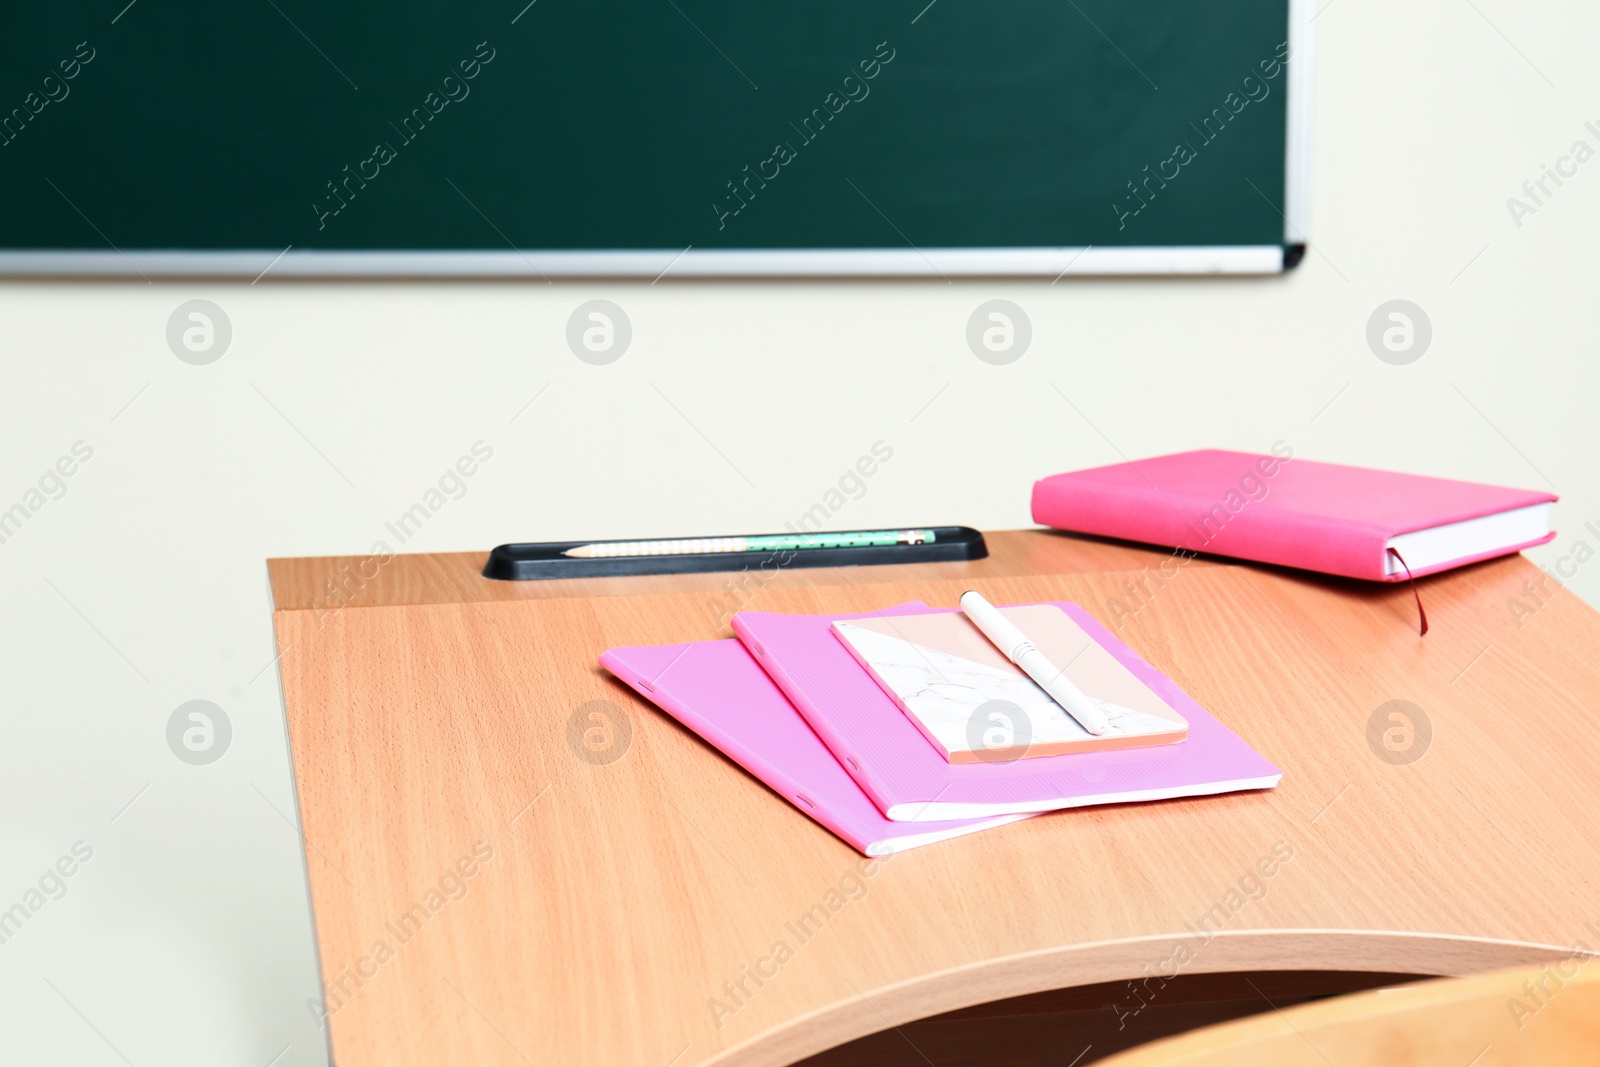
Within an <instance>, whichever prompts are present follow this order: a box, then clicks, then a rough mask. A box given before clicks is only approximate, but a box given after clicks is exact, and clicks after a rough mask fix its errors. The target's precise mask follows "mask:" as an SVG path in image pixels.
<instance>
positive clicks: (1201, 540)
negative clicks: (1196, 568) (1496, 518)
mask: <svg viewBox="0 0 1600 1067" xmlns="http://www.w3.org/2000/svg"><path fill="white" fill-rule="evenodd" d="M1556 499H1557V498H1556V495H1555V494H1554V493H1545V492H1538V491H1533V490H1524V489H1508V488H1502V487H1500V486H1493V485H1480V484H1478V483H1476V482H1460V481H1453V480H1451V479H1448V478H1431V477H1427V476H1424V475H1420V474H1400V473H1397V472H1394V471H1381V470H1372V469H1369V468H1366V467H1347V466H1343V465H1341V464H1337V463H1318V462H1314V461H1312V460H1308V459H1296V458H1294V457H1293V450H1292V449H1290V448H1289V447H1288V446H1286V445H1282V444H1281V442H1280V444H1279V446H1277V448H1276V449H1275V451H1274V453H1273V454H1271V455H1253V454H1250V453H1246V452H1224V451H1219V450H1216V449H1208V450H1204V451H1199V452H1179V453H1175V454H1173V455H1170V456H1157V457H1155V458H1153V459H1141V460H1137V461H1135V462H1131V463H1117V464H1113V465H1111V466H1109V467H1095V468H1093V469H1091V470H1082V471H1073V472H1071V473H1068V474H1057V475H1053V476H1051V477H1049V478H1043V479H1041V480H1040V481H1038V482H1036V483H1034V487H1033V520H1034V521H1035V522H1038V523H1042V524H1044V525H1046V526H1054V527H1056V528H1057V529H1062V530H1071V531H1073V532H1076V533H1085V534H1093V535H1096V536H1099V537H1115V538H1120V539H1122V540H1127V541H1142V542H1145V543H1147V544H1155V545H1163V546H1171V547H1175V548H1182V549H1186V550H1188V551H1190V552H1207V553H1212V554H1215V555H1221V556H1233V557H1235V558H1238V559H1247V560H1254V561H1256V562H1258V563H1272V564H1277V565H1280V566H1285V567H1298V568H1301V569H1304V570H1310V571H1320V572H1322V573H1325V574H1337V575H1342V576H1344V577H1347V578H1364V579H1368V580H1371V581H1380V582H1381V581H1402V580H1404V579H1405V577H1406V575H1405V573H1404V571H1403V570H1397V569H1394V568H1392V567H1391V566H1390V565H1389V564H1388V563H1387V560H1386V551H1385V549H1386V547H1387V545H1388V542H1389V540H1390V539H1391V538H1395V537H1398V536H1400V535H1403V534H1409V533H1414V532H1416V531H1419V530H1426V529H1429V528H1431V527H1438V526H1443V525H1446V524H1449V523H1457V522H1465V521H1467V520H1470V519H1481V518H1484V517H1486V516H1492V515H1497V514H1500V513H1504V512H1509V511H1512V510H1514V509H1518V508H1524V507H1529V506H1531V505H1535V504H1544V503H1550V502H1553V501H1555V500H1556ZM1553 537H1555V534H1554V533H1553V532H1551V533H1546V534H1543V535H1542V536H1536V537H1535V538H1534V539H1531V540H1523V541H1521V542H1520V543H1514V544H1504V545H1498V546H1496V547H1494V548H1493V549H1492V550H1488V551H1479V552H1474V553H1470V554H1468V555H1464V556H1459V557H1456V558H1451V559H1446V560H1442V561H1438V562H1435V563H1432V564H1430V565H1428V566H1424V567H1413V568H1412V573H1413V574H1414V575H1416V576H1418V577H1420V576H1422V575H1424V574H1434V573H1437V572H1438V571H1443V570H1449V569H1450V568H1452V567H1459V566H1462V565H1463V564H1467V563H1476V562H1477V561H1479V560H1482V559H1490V558H1493V557H1495V556H1501V555H1508V554H1510V553H1512V552H1518V551H1521V550H1522V549H1524V548H1531V547H1533V546H1534V545H1541V544H1544V543H1545V542H1547V541H1549V540H1550V539H1551V538H1553Z"/></svg>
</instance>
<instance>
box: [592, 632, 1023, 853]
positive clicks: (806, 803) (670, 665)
mask: <svg viewBox="0 0 1600 1067" xmlns="http://www.w3.org/2000/svg"><path fill="white" fill-rule="evenodd" d="M600 664H601V666H603V667H605V669H606V670H608V671H610V672H611V673H612V674H614V675H616V676H617V677H618V678H619V679H621V680H622V681H623V682H626V683H627V684H628V685H630V686H632V687H633V688H634V689H636V690H638V692H639V693H640V695H641V696H643V697H644V698H645V699H647V700H649V701H651V702H652V703H654V704H655V705H657V706H658V707H660V708H661V709H662V710H663V711H665V712H667V714H669V715H671V716H672V717H673V718H675V719H677V720H678V721H679V722H681V723H683V724H684V725H685V726H687V727H688V728H689V729H691V730H693V731H694V732H695V733H697V734H699V735H700V736H701V737H702V738H704V739H705V740H706V741H708V742H710V743H711V744H712V745H713V746H715V747H716V748H717V749H719V750H720V751H721V752H722V753H723V754H724V755H726V756H727V757H728V758H729V759H732V760H734V761H735V762H736V763H738V764H739V765H740V766H742V767H744V768H745V769H746V770H748V771H749V772H750V773H751V774H753V775H755V776H756V777H757V778H759V779H761V780H762V781H763V782H765V783H766V784H767V785H768V786H770V787H771V788H772V789H774V790H776V791H777V792H778V793H779V794H780V795H781V796H782V797H783V798H784V799H785V800H787V801H789V802H790V803H791V804H793V805H794V806H795V807H797V808H799V809H800V810H801V811H802V812H804V813H805V814H807V815H809V816H811V818H813V819H815V820H816V821H817V822H819V823H821V824H822V825H823V826H825V827H827V828H828V829H829V830H831V831H833V833H834V834H836V835H838V836H839V837H840V838H842V839H843V840H845V841H846V842H848V843H849V844H850V845H852V846H853V847H854V848H856V849H857V850H858V851H859V852H861V853H862V854H864V855H867V856H886V855H889V854H890V853H894V852H903V851H905V850H906V849H910V848H916V847H918V846H919V845H928V844H932V843H933V842H935V841H944V840H947V839H949V838H952V837H959V836H961V835H962V834H970V833H973V832H974V831H977V830H985V829H988V828H989V827H991V826H1001V825H1004V824H1005V823H1009V822H1016V821H1017V820H1018V819H1023V818H1027V816H1026V815H1002V816H990V817H987V818H981V819H961V820H943V821H939V822H917V823H909V822H891V821H889V820H888V819H885V818H884V817H883V815H882V814H880V813H879V811H878V809H877V807H876V806H874V805H873V803H872V801H871V800H869V799H868V798H867V795H866V794H865V793H863V792H862V791H861V787H860V786H858V785H856V783H855V782H854V781H853V780H852V779H851V777H850V776H849V775H848V774H846V773H845V771H844V768H842V767H840V766H839V761H838V760H836V759H834V758H833V754H832V753H831V752H829V751H828V747H827V746H826V745H824V744H823V743H822V742H821V741H820V740H819V739H818V738H817V735H816V734H814V733H812V732H811V727H809V726H807V725H806V721H805V720H804V719H802V718H801V717H800V714H799V713H798V712H796V711H795V710H794V706H793V705H792V704H790V703H789V701H788V699H787V698H786V697H785V696H784V695H783V693H782V692H781V691H780V690H779V689H778V687H777V686H775V685H773V684H772V679H770V678H768V677H767V674H766V672H765V671H763V670H762V669H761V666H760V665H759V664H758V663H756V661H755V660H754V659H752V658H751V656H750V653H749V652H747V651H745V648H744V646H743V645H741V644H740V643H739V642H738V641H733V640H727V641H702V642H697V643H694V644H686V645H659V646H641V647H633V648H613V649H611V650H610V651H608V652H606V653H605V654H604V655H602V656H601V657H600Z"/></svg>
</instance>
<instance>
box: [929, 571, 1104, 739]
mask: <svg viewBox="0 0 1600 1067" xmlns="http://www.w3.org/2000/svg"><path fill="white" fill-rule="evenodd" d="M961 611H962V613H963V614H965V615H966V617H967V618H969V619H971V620H972V625H974V626H976V627H977V628H978V629H979V630H980V631H981V632H982V633H983V636H985V637H987V638H988V639H989V640H990V641H992V642H993V643H994V646H995V647H996V648H998V649H999V650H1000V651H1001V652H1003V653H1004V654H1005V657H1006V659H1008V660H1010V661H1011V662H1012V663H1015V664H1016V665H1017V666H1018V667H1020V668H1022V670H1023V673H1025V674H1027V676H1028V677H1029V678H1032V679H1033V680H1034V681H1035V682H1037V683H1039V688H1041V689H1043V690H1044V691H1045V692H1046V693H1048V694H1050V698H1051V699H1052V700H1054V701H1055V702H1056V703H1057V704H1060V705H1061V706H1062V707H1063V708H1064V709H1066V712H1067V714H1069V715H1071V716H1072V717H1073V718H1074V719H1076V720H1078V725H1079V726H1082V727H1083V728H1084V729H1085V730H1088V731H1089V732H1090V733H1091V734H1103V733H1105V732H1106V731H1107V730H1108V729H1110V728H1111V723H1110V722H1109V721H1107V719H1106V716H1105V713H1104V712H1102V711H1101V710H1100V709H1099V708H1097V707H1096V706H1095V704H1094V701H1093V700H1092V699H1091V698H1090V697H1089V695H1088V694H1087V693H1085V692H1084V691H1083V690H1082V689H1079V688H1078V687H1077V686H1075V685H1073V684H1072V682H1071V680H1069V679H1068V678H1067V675H1066V672H1065V671H1063V670H1061V669H1060V668H1058V667H1057V666H1056V665H1055V664H1054V663H1051V662H1050V657H1049V656H1046V655H1045V654H1044V653H1043V652H1040V651H1039V650H1038V649H1037V648H1034V647H1033V642H1032V641H1030V640H1028V635H1027V634H1025V633H1023V632H1022V631H1021V630H1020V629H1018V628H1017V625H1016V623H1014V622H1012V621H1011V620H1010V619H1008V618H1006V617H1005V616H1004V615H1002V614H1000V610H999V609H998V608H996V607H995V606H994V605H993V604H991V603H989V601H988V600H987V599H985V598H984V595H983V594H982V593H979V592H977V591H976V590H972V589H969V590H967V591H966V592H965V593H962V594H961Z"/></svg>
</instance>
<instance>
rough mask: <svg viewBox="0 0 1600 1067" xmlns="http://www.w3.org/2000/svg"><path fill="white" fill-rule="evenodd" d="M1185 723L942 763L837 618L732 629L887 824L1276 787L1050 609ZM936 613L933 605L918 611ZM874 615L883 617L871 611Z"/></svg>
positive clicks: (1256, 765)
mask: <svg viewBox="0 0 1600 1067" xmlns="http://www.w3.org/2000/svg"><path fill="white" fill-rule="evenodd" d="M1057 607H1059V608H1061V610H1062V611H1065V612H1066V613H1067V614H1068V615H1070V616H1071V617H1072V618H1073V620H1074V621H1075V622H1077V623H1078V625H1080V626H1082V627H1083V628H1084V630H1085V631H1086V632H1087V633H1088V634H1089V635H1090V636H1091V637H1093V638H1094V640H1096V641H1097V642H1099V643H1100V644H1101V645H1102V646H1103V647H1104V648H1105V649H1106V650H1107V651H1109V652H1111V654H1112V655H1114V656H1115V657H1116V658H1117V659H1118V660H1120V661H1121V662H1122V663H1123V665H1124V666H1126V667H1127V668H1128V669H1129V670H1130V671H1132V672H1133V674H1134V675H1135V676H1136V677H1138V678H1139V679H1140V680H1141V681H1143V682H1144V683H1145V684H1146V685H1148V686H1149V687H1150V688H1151V689H1153V690H1154V691H1155V692H1156V693H1157V694H1158V695H1159V696H1160V697H1161V698H1162V699H1163V700H1165V701H1166V702H1167V704H1169V705H1170V706H1171V707H1172V708H1173V709H1174V710H1175V711H1177V712H1178V713H1179V714H1180V715H1182V716H1183V717H1184V718H1185V719H1187V720H1188V722H1189V738H1188V740H1187V741H1184V742H1182V743H1181V744H1176V745H1162V746H1158V747H1154V748H1137V749H1122V750H1119V751H1114V752H1091V753H1079V754H1073V755H1064V756H1043V757H1040V758H1038V759H1024V760H1018V761H1016V762H1014V763H1005V764H992V763H982V764H970V763H965V764H962V763H948V762H946V761H945V758H944V756H943V755H942V754H941V753H940V752H939V750H938V749H936V748H934V746H933V745H932V744H930V743H929V741H928V739H927V738H925V737H923V736H922V732H921V731H920V730H918V729H917V727H916V726H915V725H914V724H913V723H912V722H911V720H909V719H908V718H906V716H905V714H904V713H902V712H901V710H900V709H899V708H898V707H896V706H895V703H894V701H892V700H890V699H889V697H888V696H886V695H885V694H884V692H883V690H882V689H881V688H880V687H879V686H878V683H877V682H876V681H875V680H874V679H873V677H872V675H870V674H868V673H867V671H866V670H865V669H863V668H862V667H861V665H860V664H859V663H857V662H856V660H855V658H854V657H853V656H852V655H851V654H850V651H849V650H848V649H847V648H845V646H844V643H843V642H841V641H839V640H838V639H837V638H836V637H835V636H834V634H833V631H832V629H831V624H832V623H833V621H834V620H835V619H854V618H865V617H870V616H862V615H778V614H773V613H770V612H760V611H744V612H740V613H739V614H737V615H735V616H734V617H733V629H734V632H735V633H736V634H738V635H739V639H740V640H741V641H742V642H744V645H745V647H746V648H748V649H749V650H750V651H751V652H753V653H755V656H756V659H757V660H758V661H759V662H760V664H761V666H763V667H765V668H766V670H767V673H768V674H769V675H771V677H772V680H773V681H775V682H777V683H778V685H779V687H781V688H782V689H783V691H784V693H785V694H787V695H788V697H789V699H790V701H792V702H793V704H794V706H795V707H796V708H798V709H799V711H800V713H801V714H802V715H804V716H805V718H806V721H807V722H809V723H810V724H811V726H812V728H813V729H814V730H816V732H817V735H818V736H820V737H821V738H822V740H823V741H824V742H826V743H827V746H828V748H829V749H831V750H832V751H833V754H834V755H835V756H837V757H838V758H839V760H840V762H842V763H843V764H844V766H845V769H846V770H847V771H849V773H850V776H851V777H852V778H854V779H855V780H856V782H857V784H859V785H860V786H861V788H862V789H864V790H865V791H866V793H867V795H868V796H869V797H871V798H872V800H873V802H874V803H875V804H876V805H877V807H878V810H879V811H881V812H883V813H884V815H886V816H887V817H888V818H889V819H891V820H894V821H897V822H900V821H907V822H913V823H920V822H921V821H922V820H924V819H970V818H981V817H984V816H993V815H1005V814H1018V813H1024V812H1041V811H1051V810H1055V809H1059V808H1072V807H1082V806H1086V805H1090V804H1113V803H1121V802H1127V801H1141V800H1162V799H1166V798H1171V797H1187V796H1201V795H1204V794H1211V793H1226V792H1231V791H1234V790H1241V789H1265V788H1271V787H1272V786H1275V785H1277V784H1278V780H1279V779H1280V778H1281V777H1282V772H1281V771H1279V770H1278V768H1276V767H1274V766H1273V765H1272V764H1270V763H1268V762H1267V761H1266V760H1265V759H1262V758H1261V757H1260V756H1259V755H1257V754H1256V752H1255V751H1254V750H1253V749H1252V748H1251V747H1250V746H1249V745H1247V744H1245V743H1244V741H1242V740H1241V739H1240V738H1239V736H1238V735H1237V734H1235V733H1234V732H1233V731H1232V730H1229V729H1228V728H1227V727H1225V726H1223V725H1222V724H1221V723H1220V722H1218V721H1217V720H1216V719H1214V718H1212V717H1211V715H1209V714H1208V713H1207V712H1206V711H1205V709H1203V708H1202V707H1200V705H1199V704H1196V703H1195V702H1194V701H1193V700H1192V699H1190V697H1189V696H1188V695H1187V694H1186V693H1184V692H1183V690H1181V689H1179V688H1178V686H1177V685H1175V684H1174V683H1173V681H1172V680H1171V679H1170V678H1168V677H1167V676H1166V675H1164V674H1162V673H1161V672H1160V671H1158V670H1156V669H1155V668H1154V667H1152V666H1150V665H1149V664H1148V663H1146V662H1145V661H1144V660H1142V659H1140V658H1139V657H1138V656H1137V655H1136V654H1135V653H1134V652H1133V650H1132V649H1130V648H1129V647H1128V646H1127V645H1125V644H1123V643H1122V642H1121V641H1119V640H1117V639H1116V637H1114V636H1112V634H1111V633H1110V632H1109V631H1108V630H1106V629H1105V627H1103V626H1101V625H1100V624H1099V623H1098V622H1096V621H1095V620H1094V618H1093V617H1092V616H1091V615H1089V613H1088V612H1086V611H1084V610H1083V609H1082V608H1080V607H1078V605H1076V604H1058V605H1057ZM925 610H940V609H925ZM872 614H874V615H876V614H881V613H876V612H875V613H872Z"/></svg>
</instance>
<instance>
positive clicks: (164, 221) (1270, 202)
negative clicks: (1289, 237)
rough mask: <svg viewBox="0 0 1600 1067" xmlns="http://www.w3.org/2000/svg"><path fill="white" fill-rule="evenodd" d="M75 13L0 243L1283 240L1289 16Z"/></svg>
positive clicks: (6, 112)
mask: <svg viewBox="0 0 1600 1067" xmlns="http://www.w3.org/2000/svg"><path fill="white" fill-rule="evenodd" d="M525 2H526V0H509V2H504V3H502V2H496V3H477V2H454V3H451V2H432V3H419V2H404V3H385V4H376V3H362V4H358V3H338V2H328V0H321V2H316V3H314V2H312V0H237V2H232V3H226V4H218V3H215V2H205V3H202V2H199V0H136V2H135V3H133V4H132V5H129V6H126V7H124V4H125V3H126V0H111V2H109V3H103V2H98V0H97V2H95V3H80V2H71V0H62V2H56V3H50V4H33V5H25V6H18V7H17V8H16V9H14V10H12V11H9V12H7V13H6V14H5V16H4V18H3V30H0V196H3V197H4V202H5V204H6V205H7V210H6V211H5V212H4V213H3V215H0V250H9V251H27V250H92V251H98V252H105V251H107V250H109V249H115V250H118V251H120V252H124V253H126V252H130V251H132V250H155V249H192V250H237V249H269V250H270V249H282V248H286V247H289V246H293V248H295V249H297V250H366V251H387V250H502V251H504V250H507V249H517V250H580V249H581V250H605V249H683V248H686V247H689V246H693V247H694V248H696V249H702V250H716V249H839V248H856V249H878V248H885V249H906V248H1000V247H1018V248H1052V247H1081V246H1085V245H1095V246H1098V247H1102V248H1118V247H1130V248H1132V247H1145V246H1210V245H1271V246H1281V245H1282V244H1283V243H1284V218H1283V215H1282V214H1281V213H1280V210H1281V208H1282V205H1283V201H1284V191H1285V183H1286V179H1285V150H1286V125H1287V117H1288V115H1289V114H1290V109H1289V108H1288V107H1287V106H1286V101H1287V99H1288V97H1289V95H1290V93H1289V84H1290V78H1289V76H1288V68H1289V64H1288V62H1287V61H1286V53H1287V41H1288V39H1289V27H1288V22H1289V14H1288V3H1287V2H1286V0H1208V2H1206V3H1176V2H1167V3H1148V4H1127V3H1115V2H1112V0H996V2H993V3H985V4H979V3H973V2H971V0H935V2H934V3H932V4H929V3H928V0H905V2H901V0H894V2H887V3H872V2H860V0H855V2H850V0H808V2H785V0H767V2H752V0H742V2H731V0H585V2H578V0H537V2H535V3H533V4H531V5H528V6H526V7H524V6H523V5H524V3H525Z"/></svg>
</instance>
